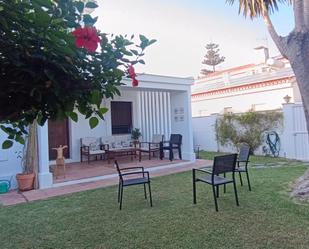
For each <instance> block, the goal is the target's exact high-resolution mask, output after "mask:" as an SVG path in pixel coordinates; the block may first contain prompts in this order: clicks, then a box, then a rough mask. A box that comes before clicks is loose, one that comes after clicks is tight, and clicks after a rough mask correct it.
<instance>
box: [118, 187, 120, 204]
mask: <svg viewBox="0 0 309 249" xmlns="http://www.w3.org/2000/svg"><path fill="white" fill-rule="evenodd" d="M119 202H120V182H119V184H118V203H119Z"/></svg>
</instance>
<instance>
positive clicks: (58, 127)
mask: <svg viewBox="0 0 309 249" xmlns="http://www.w3.org/2000/svg"><path fill="white" fill-rule="evenodd" d="M69 141H70V140H69V120H68V119H65V120H60V121H48V148H49V160H55V159H56V157H57V152H56V151H55V150H53V149H52V148H55V147H58V146H59V145H67V146H68V148H67V149H65V150H64V157H65V158H70V143H69Z"/></svg>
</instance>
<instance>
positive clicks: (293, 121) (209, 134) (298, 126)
mask: <svg viewBox="0 0 309 249" xmlns="http://www.w3.org/2000/svg"><path fill="white" fill-rule="evenodd" d="M282 110H283V116H284V120H283V129H282V130H278V131H277V133H278V134H279V137H280V141H281V149H280V156H282V157H286V158H290V159H298V160H304V161H308V160H309V137H308V132H307V129H306V120H305V115H304V109H303V106H302V104H294V103H291V104H283V109H282ZM218 117H220V115H218V114H213V115H210V116H205V117H196V118H193V121H192V124H193V141H194V146H195V147H196V146H199V147H200V150H207V151H221V152H234V151H235V149H234V148H231V147H226V146H221V145H219V144H218V143H217V140H216V131H215V123H216V120H217V118H218ZM256 154H263V153H262V149H261V148H259V149H258V150H257V151H256Z"/></svg>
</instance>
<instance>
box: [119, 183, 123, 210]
mask: <svg viewBox="0 0 309 249" xmlns="http://www.w3.org/2000/svg"><path fill="white" fill-rule="evenodd" d="M122 196H123V186H122V185H121V188H120V205H119V210H121V208H122Z"/></svg>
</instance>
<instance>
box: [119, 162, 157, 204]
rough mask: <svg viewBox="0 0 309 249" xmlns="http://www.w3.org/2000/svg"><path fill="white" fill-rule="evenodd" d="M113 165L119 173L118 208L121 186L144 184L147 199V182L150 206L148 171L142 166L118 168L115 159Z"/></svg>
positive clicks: (120, 201)
mask: <svg viewBox="0 0 309 249" xmlns="http://www.w3.org/2000/svg"><path fill="white" fill-rule="evenodd" d="M115 167H116V169H117V172H118V175H119V185H118V203H119V209H120V210H121V208H122V196H123V188H124V187H127V186H133V185H141V184H142V185H144V195H145V199H147V191H146V184H148V190H149V199H150V206H151V207H152V196H151V187H150V177H149V172H148V171H145V169H144V167H129V168H122V169H120V168H119V165H118V162H117V160H115ZM131 176H135V177H131Z"/></svg>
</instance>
